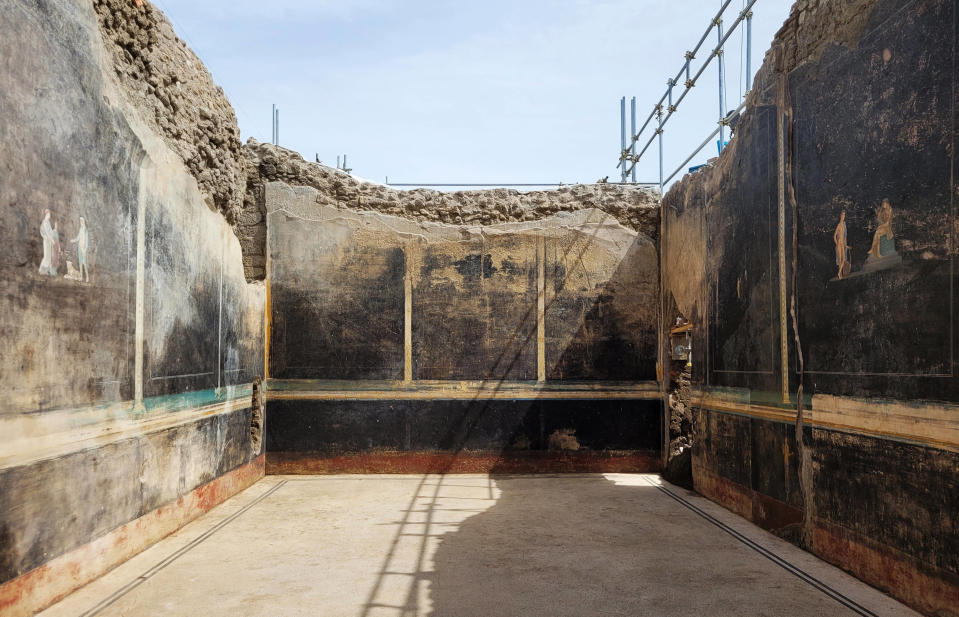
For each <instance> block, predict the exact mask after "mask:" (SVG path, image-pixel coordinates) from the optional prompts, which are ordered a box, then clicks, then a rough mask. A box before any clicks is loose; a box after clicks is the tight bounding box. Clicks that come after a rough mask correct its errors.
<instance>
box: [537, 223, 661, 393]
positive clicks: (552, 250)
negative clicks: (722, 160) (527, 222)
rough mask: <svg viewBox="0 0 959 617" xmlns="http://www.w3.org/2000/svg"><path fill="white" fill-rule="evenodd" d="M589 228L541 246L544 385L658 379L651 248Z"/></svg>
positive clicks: (655, 272)
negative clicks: (543, 262) (543, 265)
mask: <svg viewBox="0 0 959 617" xmlns="http://www.w3.org/2000/svg"><path fill="white" fill-rule="evenodd" d="M590 223H592V224H585V225H581V226H578V228H573V229H570V230H568V231H567V232H566V233H564V234H555V235H551V236H549V237H547V238H546V281H545V287H546V314H545V316H546V328H545V330H546V332H545V335H546V341H545V347H546V360H545V361H546V377H547V379H549V380H573V381H575V380H614V381H635V380H643V379H655V378H656V345H657V343H656V336H657V334H656V333H657V328H658V320H657V313H658V311H659V308H658V299H657V298H658V289H659V260H658V257H657V255H656V247H655V246H654V245H653V243H652V242H651V241H650V240H649V239H648V238H647V237H645V236H643V235H633V234H628V235H627V234H625V233H623V234H621V233H617V230H614V229H610V228H609V226H608V225H606V223H605V221H603V220H597V219H594V220H592V221H590ZM624 231H625V230H624Z"/></svg>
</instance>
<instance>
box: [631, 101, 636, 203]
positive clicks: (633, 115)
mask: <svg viewBox="0 0 959 617" xmlns="http://www.w3.org/2000/svg"><path fill="white" fill-rule="evenodd" d="M629 117H630V120H629V134H630V135H633V134H634V133H635V132H636V97H635V96H634V97H633V98H632V99H631V100H630V102H629ZM629 154H630V156H631V157H632V156H636V142H635V141H632V142H631V143H630V144H629ZM631 181H632V182H633V183H634V184H635V183H636V166H635V165H633V176H632V178H631Z"/></svg>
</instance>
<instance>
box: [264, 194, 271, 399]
mask: <svg viewBox="0 0 959 617" xmlns="http://www.w3.org/2000/svg"><path fill="white" fill-rule="evenodd" d="M270 214H271V213H270V212H267V213H266V250H265V251H264V252H265V253H266V273H265V275H264V277H263V278H264V279H265V280H264V283H266V300H265V301H264V303H263V394H264V396H265V395H266V392H267V391H268V390H269V387H268V384H267V380H268V379H269V378H270V333H271V330H272V328H271V326H272V321H271V320H272V303H271V300H270V278H271V274H270V228H271V225H270Z"/></svg>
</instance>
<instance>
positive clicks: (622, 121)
mask: <svg viewBox="0 0 959 617" xmlns="http://www.w3.org/2000/svg"><path fill="white" fill-rule="evenodd" d="M619 151H620V155H619V156H620V160H623V157H625V156H626V97H625V96H624V97H623V98H621V99H619ZM626 175H627V172H626V167H625V166H623V173H622V174H621V175H620V181H621V182H626Z"/></svg>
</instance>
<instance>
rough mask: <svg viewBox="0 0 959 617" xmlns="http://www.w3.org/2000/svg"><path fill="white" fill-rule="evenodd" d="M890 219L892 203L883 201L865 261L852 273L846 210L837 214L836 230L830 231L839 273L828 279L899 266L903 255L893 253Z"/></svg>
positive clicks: (894, 248) (894, 251)
mask: <svg viewBox="0 0 959 617" xmlns="http://www.w3.org/2000/svg"><path fill="white" fill-rule="evenodd" d="M892 218H893V211H892V204H890V203H889V200H888V199H883V200H882V204H881V205H880V206H879V209H878V210H877V211H876V221H877V224H876V231H875V232H874V233H873V236H872V244H871V245H870V246H869V250H868V251H867V253H866V258H865V262H863V263H862V268H861V269H858V270H855V271H853V269H852V267H853V266H852V260H853V258H852V255H851V250H852V247H850V246H849V240H848V233H847V231H846V211H845V210H843V211H842V212H841V213H840V214H839V224H837V225H836V230H835V231H834V232H833V242H834V243H835V245H836V265H837V266H838V270H837V272H836V276H835V277H834V278H833V279H831V280H833V281H838V280H842V279H848V278H854V277H856V276H862V275H864V274H869V273H871V272H877V271H879V270H885V269H887V268H893V267H895V266H898V265H900V264H901V263H902V255H900V254H899V253H897V252H896V240H895V234H894V232H893V229H892Z"/></svg>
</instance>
